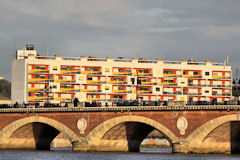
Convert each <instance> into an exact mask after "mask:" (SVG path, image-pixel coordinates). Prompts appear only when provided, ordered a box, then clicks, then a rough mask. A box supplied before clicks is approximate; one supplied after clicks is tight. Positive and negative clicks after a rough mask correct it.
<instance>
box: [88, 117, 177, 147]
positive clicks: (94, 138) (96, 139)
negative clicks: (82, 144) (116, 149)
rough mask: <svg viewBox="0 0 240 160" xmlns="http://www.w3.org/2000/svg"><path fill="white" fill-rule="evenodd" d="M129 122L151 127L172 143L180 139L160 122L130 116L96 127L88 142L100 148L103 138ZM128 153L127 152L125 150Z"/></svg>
mask: <svg viewBox="0 0 240 160" xmlns="http://www.w3.org/2000/svg"><path fill="white" fill-rule="evenodd" d="M127 122H136V123H142V124H145V125H148V126H151V127H153V128H155V129H157V130H159V131H160V132H162V133H163V134H164V135H165V136H166V137H167V138H168V139H169V140H170V141H171V142H172V143H174V142H177V141H178V137H177V136H176V135H175V134H174V133H173V132H171V131H170V130H169V129H168V128H166V127H165V126H163V125H162V124H160V123H159V122H157V121H155V120H153V119H150V118H147V117H143V116H135V115H128V116H119V117H115V118H112V119H109V120H106V121H104V122H103V123H101V124H100V125H98V126H97V127H95V128H94V129H93V130H92V131H91V132H90V133H89V134H88V135H87V136H86V140H87V142H88V143H89V144H90V145H93V146H98V145H99V143H100V141H101V138H102V137H103V136H104V135H105V134H106V133H107V132H108V131H109V130H111V129H112V128H113V127H114V126H117V125H119V124H122V123H127ZM125 151H126V150H125Z"/></svg>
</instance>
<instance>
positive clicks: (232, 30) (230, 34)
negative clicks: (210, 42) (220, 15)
mask: <svg viewBox="0 0 240 160" xmlns="http://www.w3.org/2000/svg"><path fill="white" fill-rule="evenodd" d="M201 31H202V33H203V34H204V35H206V36H208V37H210V38H215V39H224V40H226V39H229V38H234V37H239V36H240V25H239V26H238V25H237V26H207V27H204V28H202V29H201Z"/></svg>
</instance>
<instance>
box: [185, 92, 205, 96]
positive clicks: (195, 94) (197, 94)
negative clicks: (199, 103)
mask: <svg viewBox="0 0 240 160" xmlns="http://www.w3.org/2000/svg"><path fill="white" fill-rule="evenodd" d="M183 94H184V95H191V96H200V95H202V93H186V92H183Z"/></svg>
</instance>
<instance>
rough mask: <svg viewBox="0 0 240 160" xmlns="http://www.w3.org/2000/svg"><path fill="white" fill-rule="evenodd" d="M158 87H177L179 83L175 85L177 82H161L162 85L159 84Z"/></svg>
mask: <svg viewBox="0 0 240 160" xmlns="http://www.w3.org/2000/svg"><path fill="white" fill-rule="evenodd" d="M158 85H160V86H163V85H166V86H176V85H177V83H175V82H161V83H158Z"/></svg>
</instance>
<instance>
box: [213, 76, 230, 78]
mask: <svg viewBox="0 0 240 160" xmlns="http://www.w3.org/2000/svg"><path fill="white" fill-rule="evenodd" d="M212 78H213V79H231V76H212Z"/></svg>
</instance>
